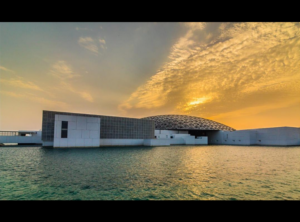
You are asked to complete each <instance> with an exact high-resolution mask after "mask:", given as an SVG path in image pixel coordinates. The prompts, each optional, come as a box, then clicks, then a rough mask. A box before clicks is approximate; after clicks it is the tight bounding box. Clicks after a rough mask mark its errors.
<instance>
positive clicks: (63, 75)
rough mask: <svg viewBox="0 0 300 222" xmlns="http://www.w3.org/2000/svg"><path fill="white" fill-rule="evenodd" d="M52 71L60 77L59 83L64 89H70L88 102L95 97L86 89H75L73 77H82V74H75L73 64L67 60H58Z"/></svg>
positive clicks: (56, 76) (55, 75)
mask: <svg viewBox="0 0 300 222" xmlns="http://www.w3.org/2000/svg"><path fill="white" fill-rule="evenodd" d="M50 73H51V74H52V75H53V76H54V77H55V78H57V79H59V84H60V85H61V86H62V89H64V90H68V91H70V92H72V93H74V94H77V95H79V96H80V97H81V98H83V99H84V100H86V101H88V102H93V101H94V99H93V97H92V96H91V94H90V93H88V92H86V91H81V90H80V89H76V90H75V89H74V87H73V86H72V83H71V82H70V80H71V79H74V78H75V77H80V76H81V75H79V74H75V73H74V71H73V69H72V67H71V65H69V64H68V63H67V62H65V61H57V62H56V63H55V64H54V65H53V66H52V70H51V71H50Z"/></svg>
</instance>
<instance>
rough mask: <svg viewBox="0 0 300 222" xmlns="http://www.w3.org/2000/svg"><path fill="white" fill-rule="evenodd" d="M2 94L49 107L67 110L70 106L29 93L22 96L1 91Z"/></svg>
mask: <svg viewBox="0 0 300 222" xmlns="http://www.w3.org/2000/svg"><path fill="white" fill-rule="evenodd" d="M0 93H1V94H3V95H7V96H11V97H15V98H22V99H28V100H32V101H34V102H38V103H40V104H42V105H45V106H48V107H55V108H56V107H60V108H66V107H67V106H68V105H67V104H66V103H65V102H61V101H56V100H50V99H46V98H44V97H39V96H36V95H32V94H28V93H22V94H21V93H15V92H9V91H3V90H0Z"/></svg>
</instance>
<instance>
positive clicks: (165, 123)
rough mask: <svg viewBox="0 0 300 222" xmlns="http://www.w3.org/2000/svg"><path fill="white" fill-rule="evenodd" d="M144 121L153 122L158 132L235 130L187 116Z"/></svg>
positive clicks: (163, 116) (159, 117) (159, 116)
mask: <svg viewBox="0 0 300 222" xmlns="http://www.w3.org/2000/svg"><path fill="white" fill-rule="evenodd" d="M142 119H148V120H153V121H154V122H155V129H157V130H223V131H235V129H233V128H231V127H229V126H226V125H224V124H222V123H218V122H215V121H212V120H209V119H204V118H201V117H196V116H186V115H158V116H149V117H144V118H142Z"/></svg>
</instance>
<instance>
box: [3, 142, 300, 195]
mask: <svg viewBox="0 0 300 222" xmlns="http://www.w3.org/2000/svg"><path fill="white" fill-rule="evenodd" d="M299 199H300V147H299V146H297V147H253V146H252V147H250V146H249V147H248V146H170V147H110V148H91V149H49V148H48V149H47V148H41V147H20V146H19V147H1V148H0V200H299Z"/></svg>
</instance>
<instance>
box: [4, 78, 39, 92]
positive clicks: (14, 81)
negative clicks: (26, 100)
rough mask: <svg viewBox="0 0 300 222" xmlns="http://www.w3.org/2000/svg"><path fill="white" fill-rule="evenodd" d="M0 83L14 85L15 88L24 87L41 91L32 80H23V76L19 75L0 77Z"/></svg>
mask: <svg viewBox="0 0 300 222" xmlns="http://www.w3.org/2000/svg"><path fill="white" fill-rule="evenodd" d="M0 83H3V84H6V85H10V86H14V87H17V88H25V89H32V90H38V91H43V90H42V89H41V88H40V87H39V86H37V85H36V84H34V83H33V82H30V81H27V80H23V78H21V77H18V78H11V79H0Z"/></svg>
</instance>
